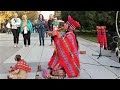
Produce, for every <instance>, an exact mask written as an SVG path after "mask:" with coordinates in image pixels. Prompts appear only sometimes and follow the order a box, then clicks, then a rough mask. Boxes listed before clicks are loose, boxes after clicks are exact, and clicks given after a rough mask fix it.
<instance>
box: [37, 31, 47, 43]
mask: <svg viewBox="0 0 120 90" xmlns="http://www.w3.org/2000/svg"><path fill="white" fill-rule="evenodd" d="M38 33H39V41H40V44H41V39H42V41H43V45H44V37H45V29H38Z"/></svg>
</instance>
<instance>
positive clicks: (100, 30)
mask: <svg viewBox="0 0 120 90" xmlns="http://www.w3.org/2000/svg"><path fill="white" fill-rule="evenodd" d="M96 29H97V38H98V42H99V43H100V48H104V47H105V48H106V49H107V48H108V46H107V38H106V30H105V29H106V26H96Z"/></svg>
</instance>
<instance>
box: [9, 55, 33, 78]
mask: <svg viewBox="0 0 120 90" xmlns="http://www.w3.org/2000/svg"><path fill="white" fill-rule="evenodd" d="M14 59H15V61H17V64H16V65H15V66H14V67H11V68H12V69H11V70H10V71H9V75H8V79H26V77H27V73H28V72H30V71H31V68H30V67H29V65H28V64H27V63H26V62H25V60H23V59H21V55H16V56H15V58H14Z"/></svg>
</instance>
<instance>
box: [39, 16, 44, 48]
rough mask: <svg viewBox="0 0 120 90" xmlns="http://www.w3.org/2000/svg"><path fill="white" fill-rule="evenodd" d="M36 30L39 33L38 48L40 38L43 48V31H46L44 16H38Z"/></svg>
mask: <svg viewBox="0 0 120 90" xmlns="http://www.w3.org/2000/svg"><path fill="white" fill-rule="evenodd" d="M37 29H38V33H39V41H40V46H41V38H42V42H43V46H44V37H45V31H46V23H45V19H44V16H43V15H42V14H40V15H39V17H38V20H37Z"/></svg>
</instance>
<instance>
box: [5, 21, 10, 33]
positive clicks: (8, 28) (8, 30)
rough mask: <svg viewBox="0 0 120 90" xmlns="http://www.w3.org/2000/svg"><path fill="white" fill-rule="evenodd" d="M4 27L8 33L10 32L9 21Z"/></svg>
mask: <svg viewBox="0 0 120 90" xmlns="http://www.w3.org/2000/svg"><path fill="white" fill-rule="evenodd" d="M6 27H7V32H8V34H9V33H11V25H10V23H9V22H8V23H7V25H6Z"/></svg>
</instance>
